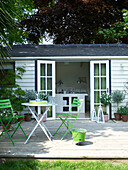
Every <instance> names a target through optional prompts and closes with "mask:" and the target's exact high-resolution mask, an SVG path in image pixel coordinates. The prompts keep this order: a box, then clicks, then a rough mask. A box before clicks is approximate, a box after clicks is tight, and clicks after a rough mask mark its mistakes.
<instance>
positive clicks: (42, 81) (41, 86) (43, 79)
mask: <svg viewBox="0 0 128 170" xmlns="http://www.w3.org/2000/svg"><path fill="white" fill-rule="evenodd" d="M40 82H41V84H40V90H46V79H45V78H41V80H40Z"/></svg>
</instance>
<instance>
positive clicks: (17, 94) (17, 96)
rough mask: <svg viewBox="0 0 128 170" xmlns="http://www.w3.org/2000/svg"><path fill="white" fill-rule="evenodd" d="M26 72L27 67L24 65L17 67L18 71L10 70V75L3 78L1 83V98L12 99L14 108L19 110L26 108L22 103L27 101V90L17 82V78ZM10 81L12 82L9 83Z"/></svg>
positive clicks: (20, 77)
mask: <svg viewBox="0 0 128 170" xmlns="http://www.w3.org/2000/svg"><path fill="white" fill-rule="evenodd" d="M24 72H25V69H24V68H23V67H17V68H16V72H15V71H14V70H9V71H8V75H7V76H5V77H4V78H3V79H2V80H1V84H3V85H2V86H1V87H0V98H1V99H10V101H11V104H12V107H13V109H14V110H15V111H19V112H21V111H22V110H23V108H24V106H22V105H21V103H22V102H25V99H24V96H25V92H24V90H22V89H21V87H20V86H19V85H18V84H17V83H16V79H22V75H23V73H24ZM8 82H10V83H11V85H8Z"/></svg>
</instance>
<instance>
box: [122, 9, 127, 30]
mask: <svg viewBox="0 0 128 170" xmlns="http://www.w3.org/2000/svg"><path fill="white" fill-rule="evenodd" d="M123 19H124V23H125V26H124V29H127V28H128V10H126V9H123Z"/></svg>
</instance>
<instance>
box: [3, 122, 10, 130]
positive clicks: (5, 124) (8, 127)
mask: <svg viewBox="0 0 128 170" xmlns="http://www.w3.org/2000/svg"><path fill="white" fill-rule="evenodd" d="M4 126H5V127H6V126H7V123H4ZM10 127H11V123H10V124H8V126H7V127H6V129H7V130H9V129H10ZM2 129H3V130H5V128H4V127H3V125H2Z"/></svg>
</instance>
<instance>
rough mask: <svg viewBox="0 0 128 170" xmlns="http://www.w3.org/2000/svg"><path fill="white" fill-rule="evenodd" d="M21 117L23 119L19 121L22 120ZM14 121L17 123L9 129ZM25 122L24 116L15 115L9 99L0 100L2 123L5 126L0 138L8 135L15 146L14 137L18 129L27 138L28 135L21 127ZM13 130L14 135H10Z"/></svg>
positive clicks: (0, 121) (0, 120) (0, 119)
mask: <svg viewBox="0 0 128 170" xmlns="http://www.w3.org/2000/svg"><path fill="white" fill-rule="evenodd" d="M21 117H22V118H23V119H22V120H20V121H18V118H21ZM14 120H15V123H14V124H13V125H11V126H10V127H9V124H11V122H12V121H14ZM23 120H24V115H23V116H16V115H14V112H13V108H12V105H11V102H10V100H9V99H4V100H0V123H1V125H2V126H3V131H2V133H1V134H0V137H3V136H4V134H5V133H6V134H7V135H8V137H9V138H10V140H11V142H12V144H13V146H14V145H15V143H14V139H12V137H13V136H14V134H15V133H16V131H17V130H18V128H20V129H21V131H22V132H23V134H24V136H25V137H26V138H27V135H26V133H25V132H24V130H23V128H22V127H21V123H22V121H23ZM5 122H6V125H5ZM11 130H13V133H12V134H11V135H10V133H9V132H11ZM20 139H21V138H20Z"/></svg>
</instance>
